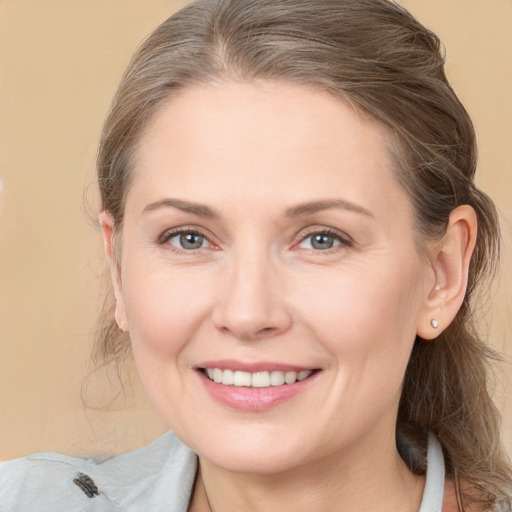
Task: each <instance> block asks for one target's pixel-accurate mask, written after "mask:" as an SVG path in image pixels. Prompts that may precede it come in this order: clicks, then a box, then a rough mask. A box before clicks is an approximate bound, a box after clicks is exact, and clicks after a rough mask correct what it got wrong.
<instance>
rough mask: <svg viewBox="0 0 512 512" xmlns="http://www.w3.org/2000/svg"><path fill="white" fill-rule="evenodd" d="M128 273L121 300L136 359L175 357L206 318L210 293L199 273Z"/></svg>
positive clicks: (162, 271) (135, 268) (159, 270)
mask: <svg viewBox="0 0 512 512" xmlns="http://www.w3.org/2000/svg"><path fill="white" fill-rule="evenodd" d="M139 268H140V267H134V270H135V271H134V272H133V271H131V269H129V271H128V272H127V273H126V275H128V276H129V278H128V279H126V282H125V283H124V285H123V299H124V302H125V308H126V315H127V318H128V325H129V328H130V335H131V337H132V344H133V348H134V352H135V355H136V356H138V355H139V354H141V353H143V352H147V353H149V354H153V355H154V356H155V357H158V358H165V359H167V358H169V357H176V356H177V355H178V354H179V353H180V351H181V350H182V349H183V348H184V346H186V344H187V342H188V341H189V340H190V337H191V336H192V334H193V333H194V332H195V331H196V330H197V329H198V327H199V325H200V324H201V322H202V321H203V320H204V318H205V317H206V316H207V312H208V308H209V303H210V298H209V297H210V293H209V292H208V288H207V286H206V281H205V279H203V278H202V276H201V274H200V273H197V272H196V273H191V272H188V273H179V272H171V271H170V270H169V269H155V270H152V271H149V272H148V271H146V272H140V271H139V272H137V270H138V269H139Z"/></svg>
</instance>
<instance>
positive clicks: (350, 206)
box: [286, 199, 375, 218]
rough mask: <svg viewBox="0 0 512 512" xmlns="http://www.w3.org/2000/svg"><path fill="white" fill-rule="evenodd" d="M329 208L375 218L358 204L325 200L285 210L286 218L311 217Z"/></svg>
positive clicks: (339, 200)
mask: <svg viewBox="0 0 512 512" xmlns="http://www.w3.org/2000/svg"><path fill="white" fill-rule="evenodd" d="M331 208H337V209H341V210H347V211H350V212H355V213H360V214H361V215H365V216H367V217H371V218H375V215H373V213H372V212H370V211H369V210H367V209H366V208H363V207H362V206H359V205H358V204H355V203H351V202H350V201H346V200H344V199H325V200H321V201H312V202H308V203H302V204H299V205H298V206H294V207H293V208H289V209H288V210H286V216H287V217H302V216H303V215H311V214H313V213H317V212H321V211H323V210H329V209H331Z"/></svg>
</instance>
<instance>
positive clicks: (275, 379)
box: [270, 371, 284, 386]
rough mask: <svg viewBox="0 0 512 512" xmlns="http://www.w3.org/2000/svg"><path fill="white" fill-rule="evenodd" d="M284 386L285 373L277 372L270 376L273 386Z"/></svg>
mask: <svg viewBox="0 0 512 512" xmlns="http://www.w3.org/2000/svg"><path fill="white" fill-rule="evenodd" d="M283 384H284V372H280V371H275V372H272V373H271V374H270V385H271V386H282V385H283Z"/></svg>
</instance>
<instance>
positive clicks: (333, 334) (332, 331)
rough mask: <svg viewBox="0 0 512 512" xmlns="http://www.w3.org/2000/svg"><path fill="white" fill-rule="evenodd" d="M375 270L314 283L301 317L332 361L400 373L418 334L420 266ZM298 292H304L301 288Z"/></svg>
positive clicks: (416, 264)
mask: <svg viewBox="0 0 512 512" xmlns="http://www.w3.org/2000/svg"><path fill="white" fill-rule="evenodd" d="M376 270H378V267H377V266H374V267H373V269H372V270H369V269H366V271H364V272H363V271H357V272H356V271H353V272H343V273H339V274H338V275H336V276H334V278H333V276H332V275H331V276H330V277H331V278H330V279H327V278H326V279H325V280H324V281H323V282H322V281H320V282H318V286H317V287H316V290H318V293H316V294H315V296H314V298H315V300H314V301H313V300H309V301H304V302H303V303H302V305H301V306H300V311H301V313H300V315H301V316H303V318H307V319H308V320H307V323H308V325H310V326H311V329H312V330H314V331H315V336H316V337H317V338H318V339H320V340H322V343H323V345H324V347H325V348H326V349H327V350H328V351H329V352H330V354H331V355H332V356H334V357H333V359H332V360H333V361H335V362H336V364H339V365H341V366H344V365H347V366H351V367H358V366H359V367H368V365H370V364H371V365H372V366H373V370H374V371H375V372H376V373H379V372H386V371H387V369H388V368H391V369H394V368H398V371H399V372H401V371H402V369H405V365H406V364H407V361H408V357H409V354H410V350H411V349H412V345H413V343H414V340H415V337H416V328H417V322H418V317H419V314H420V311H421V307H422V295H423V292H422V288H421V286H419V284H418V283H421V282H422V275H423V272H422V267H421V265H420V264H419V263H415V264H406V263H404V264H403V265H397V264H396V263H395V266H394V267H392V266H386V269H385V271H382V272H378V271H376ZM297 296H305V294H304V290H297Z"/></svg>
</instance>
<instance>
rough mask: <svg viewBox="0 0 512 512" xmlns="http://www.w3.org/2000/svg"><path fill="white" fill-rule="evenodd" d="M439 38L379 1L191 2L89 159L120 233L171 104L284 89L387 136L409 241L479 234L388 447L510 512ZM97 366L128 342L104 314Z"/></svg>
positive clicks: (121, 99)
mask: <svg viewBox="0 0 512 512" xmlns="http://www.w3.org/2000/svg"><path fill="white" fill-rule="evenodd" d="M443 66H444V57H443V55H442V52H441V51H440V42H439V39H438V38H437V36H436V35H435V34H433V33H432V32H430V31H429V30H427V29H426V28H425V27H423V26H422V25H421V24H420V23H419V22H418V21H416V20H415V19H414V18H413V17H412V16H411V15H410V14H409V13H408V12H407V11H406V10H405V9H403V8H401V7H400V6H398V5H397V4H395V3H392V2H390V1H387V0H315V1H314V2H313V1H303V0H199V1H197V2H194V3H191V4H190V5H189V6H187V7H185V8H184V9H182V10H181V11H179V12H178V13H177V14H175V15H174V16H172V17H171V18H169V19H168V20H167V21H165V22H164V23H163V24H162V25H160V27H158V28H157V29H156V30H155V32H154V33H153V34H152V35H151V36H150V37H149V38H148V39H147V40H146V41H145V42H144V43H143V44H142V46H141V47H140V48H139V50H138V51H137V52H136V54H135V55H134V57H133V59H132V61H131V63H130V65H129V66H128V69H127V70H126V72H125V75H124V77H123V79H122V82H121V85H120V87H119V89H118V91H117V94H116V96H115V98H114V101H113V104H112V107H111V111H110V113H109V116H108V118H107V120H106V122H105V126H104V130H103V134H102V138H101V143H100V148H99V155H98V175H99V186H100V191H101V201H102V208H103V209H104V210H106V211H108V212H110V213H111V214H112V216H113V218H114V223H115V229H116V233H118V234H119V233H120V232H121V229H122V223H123V209H124V207H123V203H124V198H125V196H126V192H127V189H128V187H129V184H130V177H131V175H132V172H133V169H132V165H133V161H134V152H135V151H136V147H137V142H138V140H139V138H140V136H141V132H142V130H143V129H144V127H145V126H146V125H147V123H148V120H149V119H151V118H152V116H153V115H154V113H155V112H156V111H157V110H158V108H159V107H160V106H161V105H162V103H163V102H164V101H165V100H167V99H168V98H169V97H171V96H172V95H173V94H175V93H176V92H177V91H179V90H182V89H183V88H187V87H189V86H192V85H194V84H200V83H207V82H211V81H214V80H225V79H234V80H246V81H250V80H256V79H267V80H281V81H289V82H293V83H298V84H305V85H307V86H309V87H314V88H317V89H318V90H322V91H327V92H329V93H331V94H333V95H334V96H336V97H341V98H343V99H345V100H348V101H349V102H350V103H352V104H353V105H354V106H355V107H356V108H359V109H361V110H362V111H364V112H366V113H368V114H369V115H371V116H372V117H373V118H375V119H377V120H378V121H380V122H381V123H383V124H384V125H385V126H387V127H388V130H389V132H390V133H391V134H392V137H393V139H394V140H395V144H394V145H393V149H392V151H393V153H394V156H395V160H396V164H397V165H396V167H397V169H396V174H397V178H398V180H399V181H400V183H401V184H402V185H403V186H404V187H405V188H406V189H407V191H408V192H409V194H410V197H411V199H412V201H413V204H414V207H415V213H416V226H417V232H418V240H419V241H420V242H419V243H420V245H421V241H423V242H424V241H425V240H427V239H432V238H438V237H440V236H442V235H443V233H444V231H445V228H446V226H447V221H448V217H449V214H450V212H451V211H452V210H453V209H454V208H456V207H457V206H459V205H462V204H469V205H471V206H472V207H473V208H474V209H475V211H476V214H477V217H478V225H479V233H478V240H477V247H476V250H475V253H474V255H473V258H472V262H471V266H470V272H469V285H468V290H467V294H466V297H465V300H464V303H463V305H462V307H461V309H460V311H459V312H458V314H457V316H456V318H455V320H454V321H453V323H452V324H451V325H450V326H449V327H448V328H447V329H446V330H445V331H444V332H443V333H442V334H441V335H440V336H439V338H438V339H437V340H436V341H435V342H429V343H426V342H425V341H423V340H422V339H419V338H418V339H417V340H416V342H415V345H414V348H413V352H412V356H411V359H410V363H409V366H408V368H407V371H406V375H405V380H404V384H403V392H402V398H401V402H400V408H399V414H398V428H397V443H398V447H399V450H400V453H401V455H402V457H403V458H404V460H405V461H406V462H407V463H408V464H409V465H410V467H411V469H412V470H413V471H415V472H417V473H422V472H424V470H425V446H426V439H427V433H428V432H429V431H430V432H433V433H434V434H435V435H436V436H437V438H438V439H439V441H440V442H441V444H442V446H443V449H444V451H445V455H446V460H447V470H448V474H449V475H452V476H453V475H455V476H457V475H458V476H459V477H460V478H461V479H462V481H463V482H465V486H464V488H465V499H466V500H467V502H468V503H470V504H471V506H472V507H476V508H475V509H481V510H484V509H491V510H494V511H505V510H510V506H511V498H510V496H511V494H512V484H511V474H512V470H511V467H510V465H509V463H508V462H507V460H506V457H505V455H504V452H503V449H502V446H501V442H500V434H499V414H498V412H497V410H496V408H495V406H494V405H493V402H492V400H491V398H490V394H489V390H488V377H487V375H488V368H487V365H488V361H489V359H490V358H492V357H493V354H492V353H491V351H490V350H489V349H488V348H487V347H486V345H485V344H484V343H483V342H482V341H481V340H480V339H479V337H478V335H477V334H476V330H475V328H474V318H473V316H474V315H473V314H472V306H471V299H472V297H473V296H474V295H475V292H476V287H477V285H480V284H481V283H482V280H483V278H485V277H489V276H490V274H492V271H493V269H495V268H496V266H497V258H498V252H499V232H498V227H497V226H498V218H497V213H496V210H495V208H494V206H493V204H492V202H491V201H490V200H489V199H488V198H487V196H485V195H484V194H483V193H482V192H481V191H479V190H478V189H477V188H476V187H475V185H474V182H473V177H474V173H475V169H476V160H477V158H476V144H475V135H474V131H473V126H472V123H471V120H470V119H469V116H468V114H467V112H466V110H465V109H464V107H463V106H462V104H461V102H460V101H459V99H458V98H457V96H456V95H455V93H454V92H453V90H452V89H451V87H450V85H449V83H448V81H447V79H446V76H445V73H444V69H443ZM102 322H103V323H102V324H101V326H100V327H101V328H100V330H99V334H98V340H97V346H96V352H95V354H96V357H97V358H102V359H103V360H113V359H117V358H118V357H119V356H120V355H121V354H123V353H125V351H126V350H127V347H129V340H128V338H127V337H126V335H125V334H124V333H121V332H120V331H119V330H118V329H117V327H116V325H115V321H114V317H113V305H112V302H110V303H107V304H106V307H105V312H104V317H103V319H102Z"/></svg>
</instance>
